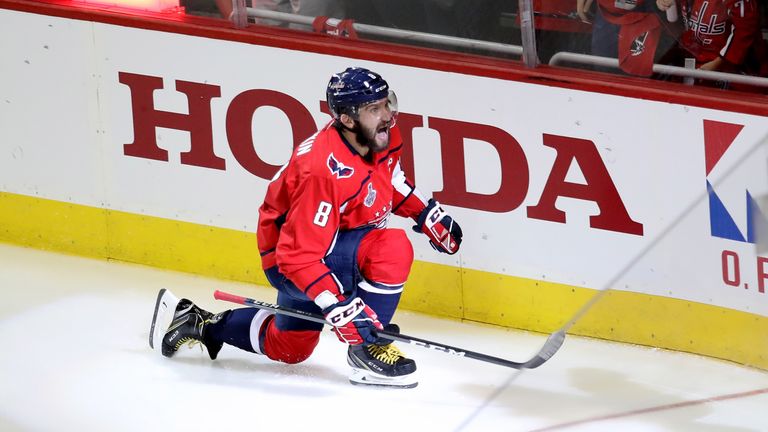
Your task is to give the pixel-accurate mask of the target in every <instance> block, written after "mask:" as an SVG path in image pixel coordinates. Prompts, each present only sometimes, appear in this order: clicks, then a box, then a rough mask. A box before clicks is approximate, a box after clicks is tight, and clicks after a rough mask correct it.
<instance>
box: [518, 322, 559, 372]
mask: <svg viewBox="0 0 768 432" xmlns="http://www.w3.org/2000/svg"><path fill="white" fill-rule="evenodd" d="M563 342H565V332H564V331H563V330H558V331H556V332H554V333H552V334H551V335H549V337H548V338H547V341H546V342H544V346H542V347H541V349H540V350H539V352H538V354H536V355H535V356H534V357H533V358H532V359H530V360H528V361H527V362H526V363H525V367H526V368H527V369H534V368H537V367H539V366H541V365H543V364H544V362H546V361H547V360H549V359H550V358H552V356H553V355H555V353H556V352H557V350H559V349H560V347H561V346H563Z"/></svg>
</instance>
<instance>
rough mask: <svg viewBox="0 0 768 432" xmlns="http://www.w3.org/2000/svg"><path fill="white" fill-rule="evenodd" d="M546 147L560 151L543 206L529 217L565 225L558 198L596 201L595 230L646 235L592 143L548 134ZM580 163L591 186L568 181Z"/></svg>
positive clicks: (592, 221) (591, 222)
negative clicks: (570, 169) (557, 205)
mask: <svg viewBox="0 0 768 432" xmlns="http://www.w3.org/2000/svg"><path fill="white" fill-rule="evenodd" d="M544 145H545V146H548V147H552V148H554V149H555V150H556V151H557V158H556V159H555V163H554V166H553V167H552V171H551V172H550V174H549V178H548V179H547V183H546V185H545V186H544V192H542V194H541V198H540V199H539V203H538V204H536V205H535V206H530V207H528V217H530V218H533V219H541V220H548V221H552V222H560V223H565V212H564V211H562V210H559V209H557V207H555V201H556V200H557V198H558V197H569V198H575V199H581V200H587V201H594V202H595V203H596V204H597V206H598V208H599V209H600V213H599V214H597V215H595V216H590V218H589V226H590V227H592V228H598V229H604V230H608V231H617V232H623V233H627V234H635V235H643V225H642V224H640V223H638V222H635V221H634V220H632V218H630V216H629V213H627V209H626V207H625V206H624V202H623V201H622V200H621V196H619V192H618V190H617V189H616V186H615V185H614V183H613V179H611V176H610V174H609V173H608V170H607V169H606V167H605V164H604V163H603V160H602V158H600V154H599V153H598V151H597V148H596V147H595V144H594V143H593V142H592V141H589V140H584V139H578V138H571V137H564V136H559V135H549V134H544ZM573 161H576V163H577V164H578V165H579V168H580V169H581V172H582V174H583V175H584V179H585V180H586V183H587V184H579V183H571V182H567V181H565V177H566V175H567V174H568V168H569V167H570V166H571V163H572V162H573Z"/></svg>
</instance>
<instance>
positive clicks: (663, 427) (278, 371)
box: [0, 244, 768, 432]
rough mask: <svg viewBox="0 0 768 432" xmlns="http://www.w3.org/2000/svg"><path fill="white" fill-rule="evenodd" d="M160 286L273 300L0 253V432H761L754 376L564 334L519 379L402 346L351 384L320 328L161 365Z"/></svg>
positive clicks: (416, 320)
mask: <svg viewBox="0 0 768 432" xmlns="http://www.w3.org/2000/svg"><path fill="white" fill-rule="evenodd" d="M160 288H169V289H171V290H172V291H173V292H174V293H176V294H177V295H179V296H185V297H189V298H191V299H192V300H194V301H195V302H197V303H198V304H200V305H201V306H202V307H204V308H207V309H209V310H212V311H220V310H223V309H225V308H229V307H230V306H233V305H231V304H225V303H221V302H217V301H215V300H214V299H213V297H212V293H213V291H214V290H215V289H221V290H224V291H230V292H234V293H237V294H241V295H245V296H248V297H253V298H256V299H259V300H264V301H270V302H271V301H274V298H275V293H274V291H273V290H272V289H270V288H263V287H254V286H252V285H247V284H241V283H232V282H223V281H219V280H214V279H208V278H203V277H198V276H192V275H187V274H182V273H176V272H170V271H162V270H157V269H153V268H149V267H145V266H140V265H132V264H125V263H116V262H106V261H101V260H93V259H86V258H81V257H75V256H69V255H63V254H57V253H50V252H43V251H38V250H33V249H26V248H20V247H15V246H9V245H3V244H0V289H2V291H1V292H2V295H3V300H2V301H1V302H0V346H1V347H2V355H0V390H2V391H0V431H131V432H135V431H162V432H166V431H185V432H190V431H233V430H244V431H245V430H250V431H308V430H319V431H324V430H344V431H346V430H355V431H375V430H391V431H505V432H507V431H534V430H546V431H554V430H557V431H559V430H564V431H644V432H645V431H703V432H714V431H729V432H737V431H738V432H741V431H768V411H767V410H766V407H768V373H766V372H765V371H760V370H755V369H750V368H746V367H742V366H739V365H736V364H733V363H729V362H723V361H719V360H714V359H710V358H704V357H699V356H694V355H688V354H681V353H674V352H668V351H664V350H656V349H650V348H646V347H636V346H629V345H624V344H618V343H610V342H604V341H597V340H592V339H586V338H579V337H576V336H570V335H569V336H568V337H567V338H566V341H565V344H564V345H563V347H562V348H561V349H560V351H559V352H558V353H557V354H556V355H555V356H554V357H553V358H552V359H551V360H550V361H549V362H547V363H546V364H544V365H543V366H541V367H540V368H538V369H534V370H529V371H525V372H520V371H515V370H513V369H508V368H504V367H500V366H496V365H493V364H488V363H484V362H480V361H477V360H472V359H467V358H455V357H451V356H449V355H446V354H443V353H440V352H433V351H428V350H424V349H421V348H418V347H411V346H402V345H401V348H402V349H403V350H404V351H405V352H406V353H407V354H408V355H409V356H410V357H413V358H415V359H416V360H417V362H418V366H419V373H420V379H419V386H418V387H417V388H415V389H409V390H392V389H379V388H366V387H359V386H353V385H351V384H349V383H348V380H347V375H348V366H347V365H346V362H345V349H346V348H345V346H344V345H342V344H341V343H339V342H338V341H337V340H336V338H335V336H333V334H332V333H330V332H324V333H323V337H322V340H321V342H320V345H319V346H318V348H317V350H316V352H315V353H314V355H313V356H312V357H311V358H310V359H309V360H308V361H307V362H305V363H303V364H300V365H294V366H291V365H285V364H278V363H273V362H271V361H269V360H267V359H266V358H264V357H259V356H256V355H254V354H250V353H246V352H244V351H239V350H237V349H236V348H233V347H230V346H225V347H224V349H223V350H222V352H221V353H220V355H219V359H218V360H216V361H210V360H209V359H208V356H207V354H205V353H203V352H202V351H200V350H199V349H191V350H188V349H186V348H184V349H183V351H182V352H181V353H180V354H179V355H177V357H175V358H173V359H167V358H164V357H162V356H161V355H159V354H158V353H157V352H154V351H152V350H151V349H150V348H149V345H148V332H149V325H150V321H151V317H152V309H153V306H154V301H155V296H156V294H157V291H158V290H159V289H160ZM531 313H536V311H531ZM566 318H568V317H564V319H566ZM395 321H396V322H398V323H399V324H400V325H401V327H402V331H403V333H405V334H409V335H412V336H417V337H421V338H424V339H430V340H434V341H437V342H440V343H443V344H447V345H453V346H457V347H461V348H464V349H468V350H472V351H476V352H481V353H485V354H490V355H494V356H498V357H503V358H507V359H510V360H514V361H524V360H526V359H528V358H529V357H530V356H531V355H532V354H534V353H535V352H537V351H538V350H539V348H540V347H541V346H542V344H543V342H544V340H545V338H546V335H541V334H535V333H527V332H521V331H514V330H507V329H502V328H498V327H492V326H487V325H480V324H474V323H466V322H459V321H454V320H446V319H437V318H434V317H430V316H425V315H420V314H415V313H409V312H406V311H399V312H398V313H397V315H396V317H395ZM669 325H674V323H669Z"/></svg>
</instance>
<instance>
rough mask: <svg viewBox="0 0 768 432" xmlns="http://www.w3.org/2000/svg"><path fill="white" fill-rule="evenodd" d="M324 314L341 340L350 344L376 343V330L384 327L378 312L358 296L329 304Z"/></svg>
mask: <svg viewBox="0 0 768 432" xmlns="http://www.w3.org/2000/svg"><path fill="white" fill-rule="evenodd" d="M323 315H325V320H326V321H328V323H329V324H330V325H332V326H333V330H334V331H335V332H336V336H337V337H338V338H339V340H340V341H342V342H346V343H348V344H350V345H360V344H362V343H374V342H376V340H377V339H378V336H377V335H376V330H382V329H383V328H384V327H383V326H382V325H381V323H380V322H379V318H378V317H377V316H376V312H374V311H373V309H371V308H370V307H368V305H366V304H365V302H364V301H363V299H361V298H360V297H357V296H352V297H349V298H347V299H345V300H343V301H341V302H339V303H334V304H333V305H331V306H328V307H327V308H325V309H323Z"/></svg>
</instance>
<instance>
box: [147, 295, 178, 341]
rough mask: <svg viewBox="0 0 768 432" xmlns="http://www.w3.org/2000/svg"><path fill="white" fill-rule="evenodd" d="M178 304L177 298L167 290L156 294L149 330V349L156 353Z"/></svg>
mask: <svg viewBox="0 0 768 432" xmlns="http://www.w3.org/2000/svg"><path fill="white" fill-rule="evenodd" d="M178 304H179V298H178V297H176V296H175V295H173V293H172V292H170V291H169V290H167V289H165V288H163V289H161V290H160V292H158V293H157V301H155V314H154V315H153V316H152V325H151V326H150V328H149V347H150V348H152V349H154V350H155V351H157V352H161V345H162V342H163V336H164V335H165V332H166V331H167V330H168V327H170V326H171V322H172V321H173V314H174V313H175V312H176V306H177V305H178Z"/></svg>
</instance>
